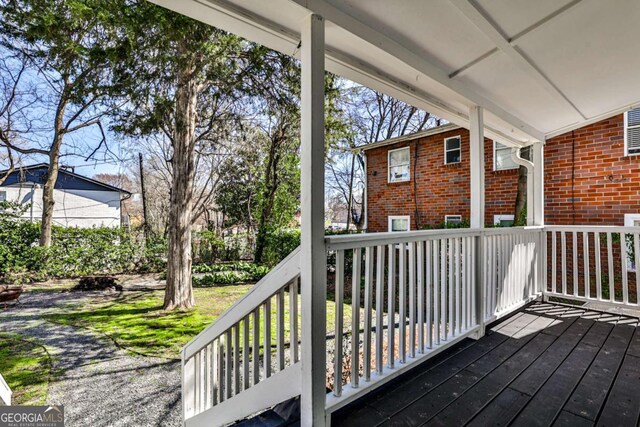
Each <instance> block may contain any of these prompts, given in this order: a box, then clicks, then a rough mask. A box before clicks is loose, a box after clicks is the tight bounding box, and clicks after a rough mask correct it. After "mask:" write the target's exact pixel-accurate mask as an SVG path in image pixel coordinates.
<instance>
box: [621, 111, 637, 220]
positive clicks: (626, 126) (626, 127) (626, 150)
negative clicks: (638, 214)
mask: <svg viewBox="0 0 640 427" xmlns="http://www.w3.org/2000/svg"><path fill="white" fill-rule="evenodd" d="M634 109H635V108H634ZM635 128H640V125H635V126H631V129H635ZM628 130H629V112H628V111H625V113H624V155H625V156H640V151H639V152H637V153H629V137H628V133H629V132H628ZM628 215H632V214H628ZM626 216H627V214H625V217H626Z"/></svg>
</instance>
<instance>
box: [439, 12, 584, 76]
mask: <svg viewBox="0 0 640 427" xmlns="http://www.w3.org/2000/svg"><path fill="white" fill-rule="evenodd" d="M580 2H582V0H573V1H572V2H569V3H567V4H566V5H564V6H562V7H561V8H560V9H558V10H556V11H554V12H553V13H551V14H549V15H548V16H545V17H544V18H542V19H541V20H539V21H537V22H535V23H534V24H532V25H530V26H529V27H527V28H525V29H524V30H522V31H520V32H519V33H518V34H516V35H514V36H513V37H511V38H510V39H508V41H509V44H510V45H511V46H514V47H515V46H517V45H518V44H520V43H522V42H523V41H525V40H527V39H528V38H529V37H530V36H531V35H533V34H535V33H536V32H537V31H538V30H539V29H540V28H542V27H544V26H545V25H546V24H547V23H549V22H551V21H552V20H554V19H555V18H557V17H559V16H560V15H562V14H564V13H565V12H567V11H568V10H570V9H572V8H573V7H574V6H576V5H578V3H580ZM499 51H500V49H498V48H494V49H491V50H490V51H488V52H486V53H484V54H482V55H480V56H479V57H477V58H476V59H474V60H472V61H469V62H468V63H467V64H465V65H463V66H462V67H460V68H458V69H457V70H455V71H453V72H452V73H451V74H449V77H451V78H454V77H456V76H458V75H460V74H462V73H463V72H465V71H467V70H468V69H469V68H471V67H473V66H475V65H477V64H479V63H481V62H482V61H484V60H485V59H488V58H490V57H491V56H493V54H495V53H497V52H499Z"/></svg>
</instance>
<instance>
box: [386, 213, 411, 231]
mask: <svg viewBox="0 0 640 427" xmlns="http://www.w3.org/2000/svg"><path fill="white" fill-rule="evenodd" d="M410 224H411V217H410V216H409V215H402V216H390V217H389V231H409V229H410V227H411V226H410Z"/></svg>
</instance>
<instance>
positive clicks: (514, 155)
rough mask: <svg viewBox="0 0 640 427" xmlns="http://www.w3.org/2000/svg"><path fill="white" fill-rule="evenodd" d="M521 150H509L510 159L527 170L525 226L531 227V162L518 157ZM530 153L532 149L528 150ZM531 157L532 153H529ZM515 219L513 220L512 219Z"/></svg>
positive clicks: (532, 165)
mask: <svg viewBox="0 0 640 427" xmlns="http://www.w3.org/2000/svg"><path fill="white" fill-rule="evenodd" d="M520 150H521V148H511V159H512V160H513V162H514V163H515V164H517V165H519V166H524V167H525V168H527V225H529V226H531V225H533V224H534V221H533V214H534V203H535V201H534V200H533V199H534V197H533V169H534V164H533V162H531V161H529V160H526V159H523V158H522V157H521V156H520ZM530 151H532V148H531V149H530ZM530 155H532V153H530ZM514 219H515V218H514Z"/></svg>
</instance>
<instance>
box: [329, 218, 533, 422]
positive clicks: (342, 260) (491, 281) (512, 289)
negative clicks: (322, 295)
mask: <svg viewBox="0 0 640 427" xmlns="http://www.w3.org/2000/svg"><path fill="white" fill-rule="evenodd" d="M541 238H542V229H541V228H502V229H499V228H496V229H484V230H473V229H455V230H429V231H416V232H404V233H372V234H364V235H347V236H331V237H327V238H326V243H327V250H328V251H330V253H333V254H335V278H334V283H335V286H334V288H335V290H334V295H335V301H336V310H335V322H334V325H335V326H334V329H333V330H331V331H328V332H329V333H330V334H331V335H333V336H335V339H334V340H333V341H334V342H333V349H334V354H333V367H332V371H333V373H334V375H333V383H332V384H331V383H329V384H328V386H330V387H331V389H332V393H330V394H329V395H328V396H327V402H326V409H327V412H333V411H335V410H336V409H338V408H340V407H342V406H344V405H346V404H348V403H349V402H352V401H353V400H355V399H357V397H358V396H360V395H362V394H364V393H367V392H368V391H370V390H371V389H372V388H375V387H377V386H379V385H381V384H383V383H385V382H387V381H389V380H390V379H392V378H394V377H395V376H397V375H399V374H400V373H402V372H405V371H407V370H409V369H411V367H412V366H413V365H414V364H416V363H419V362H421V361H422V360H424V359H426V358H429V357H431V356H433V355H435V354H437V353H439V352H440V351H442V350H444V349H446V348H448V347H450V346H452V345H453V344H455V343H457V342H458V341H460V340H461V339H463V338H466V337H476V338H477V337H480V336H482V335H483V334H484V324H485V323H486V322H488V321H492V320H495V319H497V318H498V317H500V316H503V315H505V314H508V313H510V312H511V311H513V310H514V309H516V308H518V307H520V306H522V305H524V304H525V303H526V302H528V301H530V300H531V299H533V298H535V297H536V296H537V295H538V294H539V292H540V290H541V288H540V287H538V286H536V283H537V282H536V278H537V277H538V276H539V275H540V271H541V270H540V265H539V259H540V257H539V251H540V248H541V244H540V243H541ZM358 284H360V286H357V285H358ZM345 289H347V290H349V291H350V292H348V293H347V297H349V299H350V300H351V301H350V304H349V305H345V304H343V301H344V300H345ZM347 308H350V310H348V312H349V313H350V319H349V318H348V316H345V311H347V310H346V309H347ZM330 344H331V343H330Z"/></svg>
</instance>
